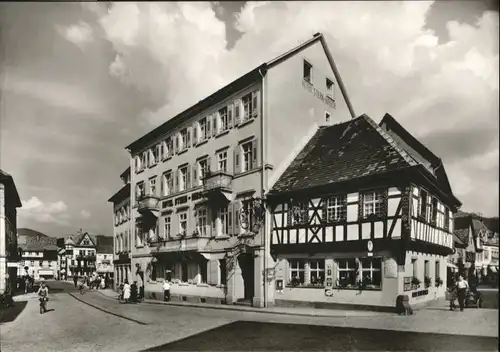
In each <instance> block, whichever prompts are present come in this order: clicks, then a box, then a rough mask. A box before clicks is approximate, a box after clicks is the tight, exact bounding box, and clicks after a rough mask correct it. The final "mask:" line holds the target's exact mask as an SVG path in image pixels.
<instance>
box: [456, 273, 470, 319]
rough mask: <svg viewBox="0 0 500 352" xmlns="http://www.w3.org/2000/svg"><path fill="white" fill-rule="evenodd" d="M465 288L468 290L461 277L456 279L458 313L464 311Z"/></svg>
mask: <svg viewBox="0 0 500 352" xmlns="http://www.w3.org/2000/svg"><path fill="white" fill-rule="evenodd" d="M467 288H469V284H468V283H467V281H465V280H464V278H463V277H462V276H459V277H458V282H457V295H458V304H460V311H461V312H463V311H464V304H465V292H466V291H467Z"/></svg>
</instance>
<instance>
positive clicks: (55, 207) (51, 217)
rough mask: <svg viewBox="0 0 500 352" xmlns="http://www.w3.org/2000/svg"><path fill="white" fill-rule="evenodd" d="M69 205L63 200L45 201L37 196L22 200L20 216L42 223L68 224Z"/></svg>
mask: <svg viewBox="0 0 500 352" xmlns="http://www.w3.org/2000/svg"><path fill="white" fill-rule="evenodd" d="M67 209H68V207H67V205H66V204H65V203H64V202H63V201H61V200H60V201H57V202H47V203H44V202H42V201H41V200H40V199H38V198H37V197H31V198H30V199H28V200H23V201H22V208H20V209H19V216H20V217H21V218H24V219H28V220H35V221H37V222H41V223H54V224H67V221H66V220H67V219H68V218H69V217H68V214H67V213H66V211H67Z"/></svg>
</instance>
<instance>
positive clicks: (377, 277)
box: [361, 258, 382, 288]
mask: <svg viewBox="0 0 500 352" xmlns="http://www.w3.org/2000/svg"><path fill="white" fill-rule="evenodd" d="M361 267H362V268H363V269H362V273H363V282H364V283H365V284H366V287H367V288H380V287H381V285H382V259H381V258H363V259H361Z"/></svg>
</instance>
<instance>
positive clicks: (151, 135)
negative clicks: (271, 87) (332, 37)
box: [125, 33, 356, 153]
mask: <svg viewBox="0 0 500 352" xmlns="http://www.w3.org/2000/svg"><path fill="white" fill-rule="evenodd" d="M318 41H319V42H321V45H322V46H323V49H324V51H325V54H326V57H327V59H328V62H329V64H330V66H331V68H332V71H333V73H334V76H335V79H336V80H337V83H338V86H339V89H340V92H341V93H342V96H343V97H344V100H345V102H346V104H347V108H348V109H349V112H350V114H351V117H352V118H354V117H355V116H356V115H355V113H354V109H353V107H352V104H351V101H350V99H349V97H348V95H347V91H346V88H345V86H344V83H343V81H342V78H341V77H340V73H339V71H338V69H337V66H336V64H335V61H334V60H333V57H332V54H331V53H330V50H329V49H328V45H327V43H326V40H325V38H324V37H323V34H321V33H316V34H314V36H313V38H311V39H309V40H307V41H305V42H303V43H302V44H300V45H298V46H296V47H295V48H293V49H291V50H289V51H288V52H286V53H284V54H282V55H279V56H278V57H276V58H274V59H272V60H270V61H267V62H265V63H263V64H261V65H260V66H258V67H256V68H255V69H253V70H251V71H250V72H248V73H246V74H244V75H243V76H241V77H240V78H238V79H236V80H234V81H233V82H231V83H229V84H228V85H226V86H224V87H222V88H221V89H219V90H218V91H216V92H215V93H213V94H211V95H210V96H208V97H206V98H205V99H203V100H200V101H199V102H198V103H196V104H195V105H192V106H191V107H189V108H188V109H186V110H184V111H183V112H181V113H179V114H177V115H176V116H174V117H172V118H170V119H168V120H167V121H166V122H164V123H163V124H162V125H160V126H159V127H157V128H155V129H153V130H152V131H150V132H148V133H147V134H145V135H143V136H142V137H140V138H139V139H137V140H135V141H134V142H132V143H131V144H129V145H128V146H127V147H126V148H125V149H127V150H129V151H130V152H132V153H133V152H134V151H137V150H139V149H140V148H142V147H144V145H145V144H147V143H149V142H151V141H153V140H155V139H158V138H160V137H161V136H162V135H164V134H165V133H167V132H168V131H170V130H172V129H174V128H176V127H177V126H178V125H179V124H181V123H182V122H183V121H184V120H185V119H186V118H189V117H192V116H193V115H196V114H198V113H200V112H201V111H203V110H204V109H207V108H209V107H210V106H212V105H214V104H216V103H217V102H218V101H220V100H221V99H223V98H225V97H227V96H228V95H231V94H234V93H236V92H238V91H239V90H241V89H243V88H245V87H247V86H248V85H249V84H250V83H252V82H257V81H258V80H260V79H262V75H264V74H265V73H266V72H267V70H269V69H271V68H272V67H274V66H276V65H278V64H280V63H281V62H283V61H285V60H287V59H288V58H290V57H292V56H293V55H295V54H297V53H298V52H300V51H302V50H304V49H305V48H307V47H309V46H311V45H313V44H314V43H316V42H318Z"/></svg>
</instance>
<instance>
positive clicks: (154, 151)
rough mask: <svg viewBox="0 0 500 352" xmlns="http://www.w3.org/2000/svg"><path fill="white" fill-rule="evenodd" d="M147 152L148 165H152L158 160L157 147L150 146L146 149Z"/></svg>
mask: <svg viewBox="0 0 500 352" xmlns="http://www.w3.org/2000/svg"><path fill="white" fill-rule="evenodd" d="M148 153H149V166H150V167H151V166H154V165H156V163H157V162H158V159H157V158H158V149H157V148H156V147H154V148H150V149H149V150H148Z"/></svg>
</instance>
